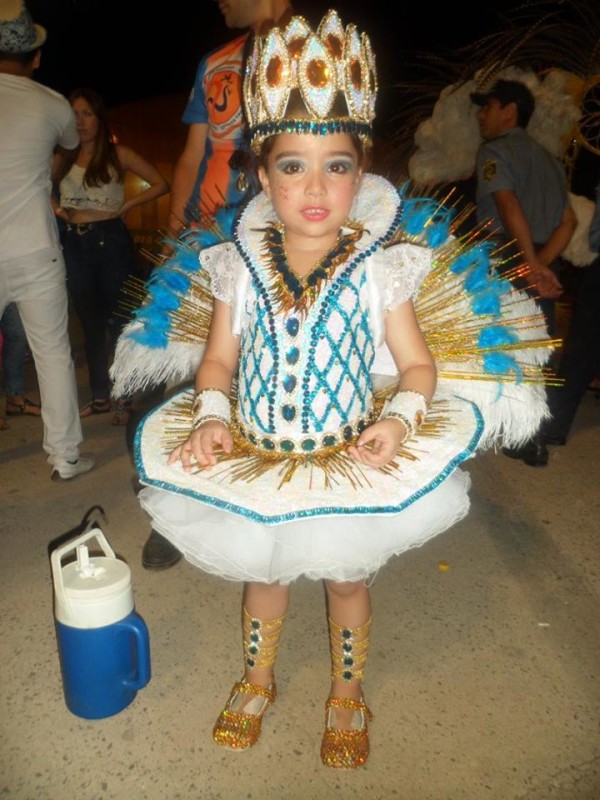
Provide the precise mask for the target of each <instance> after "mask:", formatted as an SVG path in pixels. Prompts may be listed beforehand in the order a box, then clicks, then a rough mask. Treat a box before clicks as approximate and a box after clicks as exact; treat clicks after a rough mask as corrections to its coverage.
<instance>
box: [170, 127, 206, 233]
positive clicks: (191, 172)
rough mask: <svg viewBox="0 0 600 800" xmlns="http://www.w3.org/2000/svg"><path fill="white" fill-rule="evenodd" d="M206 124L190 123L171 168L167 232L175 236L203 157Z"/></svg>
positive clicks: (183, 219)
mask: <svg viewBox="0 0 600 800" xmlns="http://www.w3.org/2000/svg"><path fill="white" fill-rule="evenodd" d="M207 136H208V125H205V124H204V123H197V122H196V123H193V124H192V125H190V128H189V131H188V135H187V139H186V142H185V146H184V148H183V150H182V152H181V155H180V156H179V158H178V159H177V162H176V164H175V168H174V170H173V181H172V186H171V198H170V204H169V218H168V221H167V233H169V234H170V235H171V236H176V235H177V234H178V233H179V231H180V230H181V228H182V227H184V225H185V207H186V204H187V202H188V200H189V199H190V195H191V194H192V190H193V188H194V182H195V180H196V176H197V175H198V169H199V167H200V162H201V161H202V159H203V158H204V151H205V149H206V139H207Z"/></svg>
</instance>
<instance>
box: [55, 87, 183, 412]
mask: <svg viewBox="0 0 600 800" xmlns="http://www.w3.org/2000/svg"><path fill="white" fill-rule="evenodd" d="M69 100H70V102H71V105H72V107H73V110H74V112H75V117H76V119H77V131H78V133H79V138H80V142H81V143H80V146H79V149H78V150H77V151H76V153H75V154H74V155H70V156H66V157H65V156H64V155H62V154H59V155H57V156H56V158H55V161H54V165H53V179H54V181H55V185H57V186H58V189H59V192H58V194H59V200H58V205H57V206H56V208H55V212H56V214H57V216H59V217H60V218H62V219H63V220H64V222H65V223H66V225H65V229H64V232H63V237H62V239H63V247H64V254H65V262H66V266H67V286H68V289H69V294H70V296H71V299H72V301H73V306H74V308H75V311H76V313H77V316H78V318H79V321H80V323H81V326H82V328H83V334H84V346H85V354H86V359H87V366H88V372H89V380H90V390H91V395H92V399H91V400H90V402H89V403H87V404H86V405H85V406H83V408H82V409H81V411H80V415H81V416H82V417H89V416H93V415H96V414H108V413H110V411H111V410H112V408H111V402H110V388H111V387H110V379H109V372H108V370H109V365H110V360H111V357H112V353H113V351H114V346H115V343H116V341H117V338H118V336H119V333H120V332H121V329H122V327H123V324H124V322H125V317H124V316H123V312H122V311H121V310H120V309H119V303H120V302H121V300H122V297H121V291H122V287H123V285H124V283H125V281H126V280H127V278H128V276H130V275H133V274H135V273H136V271H137V267H136V252H135V245H134V242H133V238H132V236H131V234H130V233H129V231H128V229H127V228H126V226H125V223H124V221H123V220H124V218H125V217H126V216H127V213H128V212H129V211H131V209H132V208H134V207H135V206H139V205H142V204H143V203H149V202H151V201H153V200H156V198H157V197H160V196H161V195H164V194H166V193H167V192H168V191H169V186H168V183H167V181H166V180H165V179H164V178H163V176H162V175H161V174H160V173H159V172H158V170H157V169H156V168H155V167H154V166H153V165H152V164H150V163H149V162H148V161H146V159H144V158H142V156H140V155H139V154H138V153H136V152H134V151H133V150H132V149H131V148H129V147H126V146H124V145H122V144H116V143H115V142H114V140H113V137H112V135H111V132H110V129H109V124H108V119H107V113H106V108H105V105H104V101H103V99H102V97H101V96H100V95H99V94H98V93H97V92H96V91H94V90H93V89H91V88H81V89H77V90H75V91H74V92H72V93H71V95H70V98H69ZM127 172H131V173H133V174H134V175H136V176H137V177H138V178H140V179H141V180H142V181H144V182H145V184H147V188H146V189H144V190H143V191H141V192H140V193H139V194H137V195H135V196H134V197H132V198H130V199H129V200H125V184H124V179H125V174H126V173H127ZM130 407H131V401H130V400H129V398H126V397H124V398H118V399H117V404H116V409H115V412H114V415H113V418H112V422H113V424H114V425H124V424H126V422H127V416H128V411H129V408H130Z"/></svg>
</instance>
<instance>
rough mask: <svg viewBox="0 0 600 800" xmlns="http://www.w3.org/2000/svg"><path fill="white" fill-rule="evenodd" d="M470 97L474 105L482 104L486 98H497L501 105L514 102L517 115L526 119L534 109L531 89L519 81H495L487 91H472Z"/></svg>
mask: <svg viewBox="0 0 600 800" xmlns="http://www.w3.org/2000/svg"><path fill="white" fill-rule="evenodd" d="M470 98H471V101H472V102H473V103H475V105H476V106H484V105H485V104H486V103H487V102H488V100H498V102H499V103H500V104H501V105H503V106H505V105H508V103H516V106H517V110H518V112H519V117H520V118H525V119H527V121H529V119H530V117H531V115H532V114H533V112H534V109H535V98H534V96H533V94H532V93H531V90H530V89H529V87H528V86H526V85H525V84H524V83H521V82H520V81H505V80H499V81H496V83H495V84H494V85H493V86H492V88H491V89H489V90H488V91H487V92H473V93H472V94H471V95H470Z"/></svg>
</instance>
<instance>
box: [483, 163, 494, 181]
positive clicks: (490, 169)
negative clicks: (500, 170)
mask: <svg viewBox="0 0 600 800" xmlns="http://www.w3.org/2000/svg"><path fill="white" fill-rule="evenodd" d="M482 172H483V179H484V181H491V180H493V178H495V177H496V161H495V160H494V159H493V158H488V160H487V161H485V162H484V164H483V170H482Z"/></svg>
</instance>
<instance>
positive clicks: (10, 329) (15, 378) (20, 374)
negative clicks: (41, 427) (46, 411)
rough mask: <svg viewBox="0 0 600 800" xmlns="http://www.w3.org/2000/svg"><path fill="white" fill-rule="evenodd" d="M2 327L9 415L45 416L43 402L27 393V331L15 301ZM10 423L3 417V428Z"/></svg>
mask: <svg viewBox="0 0 600 800" xmlns="http://www.w3.org/2000/svg"><path fill="white" fill-rule="evenodd" d="M0 331H1V332H2V359H1V360H2V371H3V377H4V393H5V395H6V405H5V413H6V416H7V417H20V416H23V415H27V416H31V417H41V415H42V408H41V406H40V404H39V403H36V402H34V401H33V400H30V399H29V398H28V397H25V394H24V392H25V361H26V359H27V335H26V333H25V328H24V327H23V323H22V322H21V317H20V316H19V310H18V308H17V306H16V304H15V303H9V304H8V305H7V306H6V308H5V309H4V313H3V314H2V317H1V318H0ZM6 427H7V425H6V421H5V420H0V430H3V429H4V428H6Z"/></svg>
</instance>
